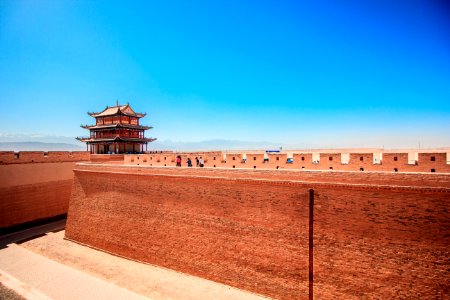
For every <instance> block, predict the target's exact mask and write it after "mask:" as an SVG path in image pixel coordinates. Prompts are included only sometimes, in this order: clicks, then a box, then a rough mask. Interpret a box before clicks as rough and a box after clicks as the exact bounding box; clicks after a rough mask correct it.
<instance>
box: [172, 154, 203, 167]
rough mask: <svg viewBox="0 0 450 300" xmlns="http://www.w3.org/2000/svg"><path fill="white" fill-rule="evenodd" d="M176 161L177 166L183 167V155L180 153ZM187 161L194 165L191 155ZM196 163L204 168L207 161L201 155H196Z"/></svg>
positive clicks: (188, 164) (190, 165) (189, 165)
mask: <svg viewBox="0 0 450 300" xmlns="http://www.w3.org/2000/svg"><path fill="white" fill-rule="evenodd" d="M176 163H177V167H181V156H180V155H178V156H177V159H176ZM186 163H187V166H188V167H192V161H191V158H190V157H188V159H187V160H186ZM195 164H196V166H197V167H200V168H203V167H204V165H205V161H204V160H203V158H202V157H201V156H200V158H198V157H196V158H195Z"/></svg>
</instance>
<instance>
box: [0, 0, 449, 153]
mask: <svg viewBox="0 0 450 300" xmlns="http://www.w3.org/2000/svg"><path fill="white" fill-rule="evenodd" d="M448 11H449V10H448V6H446V4H445V3H444V2H442V1H431V2H430V1H419V0H413V1H408V2H407V3H406V2H405V3H403V2H400V3H396V2H394V3H391V2H390V1H364V2H357V1H356V2H352V1H326V0H321V1H313V2H310V1H296V2H280V3H274V2H270V1H258V2H257V3H253V2H241V1H227V2H226V3H222V4H218V3H209V2H202V1H190V2H184V1H171V2H170V3H169V2H162V3H158V2H156V3H154V2H151V3H147V2H133V1H131V2H127V3H124V2H121V1H96V2H82V1H45V0H42V1H31V0H17V1H1V2H0V20H1V22H0V47H1V49H2V54H1V55H0V95H1V97H0V104H2V106H3V107H4V109H5V111H6V113H5V114H4V115H3V116H2V118H1V119H0V142H1V141H6V139H12V137H14V136H22V137H23V138H28V139H29V141H38V140H39V139H38V138H37V136H42V137H43V139H44V140H46V141H47V142H52V138H51V137H53V140H54V141H53V142H56V143H58V142H61V141H58V139H60V140H64V143H65V142H67V140H69V139H71V138H74V137H76V136H87V135H88V134H89V133H88V131H87V130H85V129H82V128H80V125H81V124H93V123H94V119H93V118H91V117H90V116H88V115H87V112H88V111H89V112H98V111H102V110H103V109H104V108H105V106H107V105H108V106H113V105H115V104H116V101H117V100H118V101H119V103H120V104H126V103H127V102H129V103H130V104H131V106H132V108H133V109H134V110H135V111H137V112H146V113H147V114H148V115H147V116H146V117H145V118H143V119H142V123H143V124H144V125H149V126H153V127H154V129H151V130H149V131H147V132H146V136H147V137H155V138H157V139H158V142H156V143H154V144H150V145H149V149H150V148H152V147H154V146H155V147H156V146H158V143H160V145H162V144H161V143H162V142H165V141H170V142H171V143H172V144H174V143H175V144H176V143H179V144H183V143H187V144H189V143H201V142H204V141H206V142H207V141H211V140H223V141H243V142H246V143H249V142H250V143H252V142H253V143H260V142H261V141H263V142H264V141H267V143H272V144H279V145H293V147H295V146H296V145H300V146H304V147H328V148H339V147H344V148H352V147H358V148H360V147H366V148H371V147H376V148H382V147H384V148H436V147H448V146H450V131H449V130H448V128H450V84H449V82H450V51H449V50H450V39H449V38H448V37H449V36H450V19H448V14H447V12H448ZM33 137H35V138H33ZM56 137H59V138H56ZM69 143H73V144H77V142H76V141H75V140H74V141H73V142H69ZM169 144H170V143H169ZM80 145H82V144H81V143H80Z"/></svg>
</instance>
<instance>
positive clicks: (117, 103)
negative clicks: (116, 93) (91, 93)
mask: <svg viewBox="0 0 450 300" xmlns="http://www.w3.org/2000/svg"><path fill="white" fill-rule="evenodd" d="M116 106H117V107H118V106H119V99H117V100H116Z"/></svg>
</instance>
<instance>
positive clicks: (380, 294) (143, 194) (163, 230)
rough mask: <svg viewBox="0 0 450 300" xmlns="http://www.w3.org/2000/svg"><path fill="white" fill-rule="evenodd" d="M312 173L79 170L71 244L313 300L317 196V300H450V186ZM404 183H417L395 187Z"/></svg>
mask: <svg viewBox="0 0 450 300" xmlns="http://www.w3.org/2000/svg"><path fill="white" fill-rule="evenodd" d="M298 173H300V172H298ZM305 173H306V174H307V173H309V172H305ZM305 173H302V174H303V175H297V177H295V175H294V173H293V172H287V171H285V172H283V171H281V172H276V171H271V172H252V171H243V170H239V171H232V170H200V169H197V170H187V169H184V170H182V169H172V170H169V169H167V168H162V169H155V168H140V167H137V168H126V167H105V166H87V165H86V166H81V165H80V166H77V169H76V170H75V177H74V184H73V191H72V198H71V202H70V208H69V215H68V223H67V227H66V237H67V238H69V239H71V240H74V241H77V242H80V243H84V244H88V245H90V246H93V247H96V248H99V249H103V250H106V251H109V252H112V253H116V254H119V255H123V256H126V257H129V258H132V259H136V260H140V261H144V262H148V263H151V264H156V265H160V266H164V267H168V268H171V269H175V270H178V271H181V272H185V273H189V274H193V275H196V276H200V277H204V278H208V279H211V280H214V281H218V282H222V283H225V284H229V285H232V286H236V287H238V288H242V289H245V290H249V291H253V292H256V293H260V294H264V295H267V296H271V297H275V298H280V299H297V298H299V299H305V298H308V269H309V262H308V258H309V255H310V252H309V248H308V247H309V244H308V239H309V231H308V228H309V227H308V226H309V221H310V219H309V213H308V212H309V198H308V189H309V188H313V189H314V190H315V201H314V219H313V224H314V233H313V240H314V246H313V255H314V260H313V263H314V282H313V286H314V296H315V297H316V298H317V299H333V298H337V299H361V298H377V299H391V298H407V299H409V298H420V299H436V298H437V299H439V298H443V297H444V295H445V293H446V291H448V289H449V288H450V284H449V280H448V274H447V273H448V268H449V262H448V259H447V258H448V257H449V254H450V253H449V250H448V245H449V242H450V240H449V239H450V238H449V236H448V232H449V229H450V225H449V222H448V200H449V198H450V197H449V196H450V189H449V187H448V185H449V175H439V176H440V177H436V176H433V175H438V174H429V176H425V175H424V174H417V176H420V178H422V180H418V179H417V178H416V179H414V174H412V175H411V174H384V175H381V178H380V179H379V182H378V183H375V184H374V183H370V180H367V179H365V178H364V175H367V173H364V174H361V173H354V174H353V180H354V182H355V183H352V182H351V181H352V180H349V179H347V181H346V183H342V182H339V181H340V180H338V179H337V177H335V178H334V181H330V180H328V178H329V177H328V176H329V174H330V173H327V172H316V173H314V174H315V178H314V181H312V180H311V181H310V182H308V180H301V176H304V174H305ZM336 173H337V172H336ZM345 174H350V173H345ZM357 174H360V175H359V177H358V175H357ZM376 174H382V173H373V174H372V177H373V178H372V179H375V178H376ZM397 175H408V176H409V177H406V179H409V180H410V182H412V183H414V182H415V183H416V184H413V185H411V184H409V185H405V186H403V185H396V184H386V183H387V182H388V181H389V178H388V176H391V179H394V178H395V176H397ZM284 176H291V179H287V178H285V177H284ZM428 177H430V178H428ZM292 178H294V179H292ZM303 178H307V177H303ZM342 178H344V176H343V177H342ZM438 178H439V180H437V181H436V179H438ZM319 179H320V180H319ZM404 179H405V177H404V178H403V179H400V180H399V182H403V180H404ZM438 182H440V183H441V184H440V183H438ZM428 183H434V184H428ZM93 228H95V230H93Z"/></svg>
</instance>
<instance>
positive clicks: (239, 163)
mask: <svg viewBox="0 0 450 300" xmlns="http://www.w3.org/2000/svg"><path fill="white" fill-rule="evenodd" d="M178 155H179V156H181V159H182V166H187V163H186V162H187V159H188V158H190V159H191V161H192V164H193V166H196V160H195V158H196V157H197V158H199V159H200V158H202V159H203V160H204V167H210V168H237V169H239V168H241V169H291V170H330V171H333V170H336V171H382V172H430V173H450V153H448V152H397V153H396V152H376V153H348V152H347V153H335V152H330V153H327V152H296V151H291V152H289V151H287V152H282V153H264V152H262V151H259V152H247V151H242V152H222V151H212V152H168V151H165V152H153V153H147V154H127V155H125V156H124V164H126V165H148V166H161V167H167V166H175V161H176V157H177V156H178Z"/></svg>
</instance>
